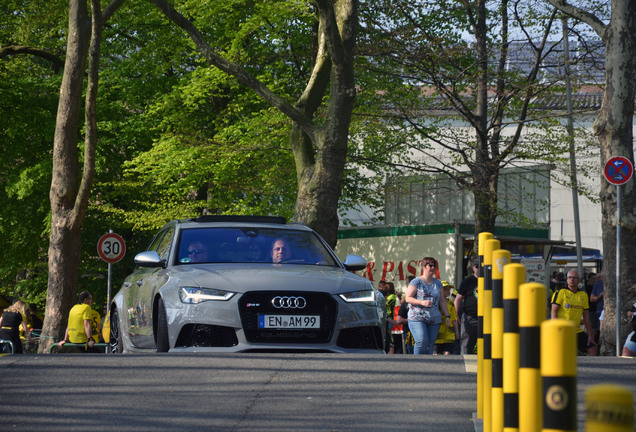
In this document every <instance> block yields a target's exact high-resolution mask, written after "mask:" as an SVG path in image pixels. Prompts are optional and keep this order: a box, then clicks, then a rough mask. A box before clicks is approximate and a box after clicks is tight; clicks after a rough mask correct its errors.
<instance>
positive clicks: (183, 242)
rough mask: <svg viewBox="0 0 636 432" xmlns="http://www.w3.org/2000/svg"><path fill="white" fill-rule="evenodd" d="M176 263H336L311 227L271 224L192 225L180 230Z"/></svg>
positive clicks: (327, 264)
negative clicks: (262, 226)
mask: <svg viewBox="0 0 636 432" xmlns="http://www.w3.org/2000/svg"><path fill="white" fill-rule="evenodd" d="M178 251H179V255H178V257H177V262H178V263H179V264H192V263H269V264H272V263H275V264H310V265H326V266H337V265H338V264H337V263H336V261H335V260H334V258H333V256H332V254H331V253H330V252H329V251H328V250H327V248H326V247H325V246H324V245H323V243H322V242H321V241H320V239H319V238H318V237H317V236H316V235H315V234H314V233H313V232H310V231H295V230H280V229H274V228H192V229H184V230H182V231H181V237H180V239H179V248H178Z"/></svg>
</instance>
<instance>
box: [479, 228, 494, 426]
mask: <svg viewBox="0 0 636 432" xmlns="http://www.w3.org/2000/svg"><path fill="white" fill-rule="evenodd" d="M492 237H493V236H492V234H491V233H487V232H483V233H479V246H478V248H479V252H478V253H479V278H477V418H480V419H483V418H484V302H483V301H482V298H483V294H484V266H483V263H484V250H485V249H486V241H487V240H490V239H492Z"/></svg>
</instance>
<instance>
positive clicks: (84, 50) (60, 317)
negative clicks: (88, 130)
mask: <svg viewBox="0 0 636 432" xmlns="http://www.w3.org/2000/svg"><path fill="white" fill-rule="evenodd" d="M86 6H87V5H86V2H85V1H83V0H70V1H69V26H68V41H67V49H66V61H65V64H64V76H63V78H62V86H61V88H60V101H59V103H58V109H57V119H56V124H55V137H54V142H53V178H52V180H51V191H50V194H49V199H50V201H51V236H50V243H49V278H48V291H47V295H46V311H45V318H44V324H43V326H44V328H43V329H42V335H43V341H42V343H40V347H39V352H41V353H43V352H44V353H46V352H48V350H49V348H50V346H51V345H52V344H53V343H54V342H55V339H59V338H61V337H63V335H64V329H65V327H66V318H67V314H68V311H69V310H70V308H71V306H72V305H73V303H75V301H74V299H75V295H76V289H77V281H78V268H79V264H80V257H81V237H80V228H81V224H77V223H76V222H77V217H76V209H75V199H76V197H77V192H78V190H79V163H78V156H77V132H78V125H79V115H80V109H81V101H82V89H83V83H84V72H85V70H86V60H87V58H88V49H89V42H90V36H91V20H90V17H89V16H88V10H87V7H86Z"/></svg>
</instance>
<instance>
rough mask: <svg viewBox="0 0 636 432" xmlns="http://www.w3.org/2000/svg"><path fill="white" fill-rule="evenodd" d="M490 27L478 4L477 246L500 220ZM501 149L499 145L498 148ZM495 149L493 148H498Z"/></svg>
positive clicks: (483, 5) (483, 8)
mask: <svg viewBox="0 0 636 432" xmlns="http://www.w3.org/2000/svg"><path fill="white" fill-rule="evenodd" d="M487 33H488V26H487V22H486V2H485V1H484V0H480V1H479V2H478V4H477V20H476V25H475V39H476V47H477V53H478V54H477V55H478V62H479V63H478V66H477V70H478V72H477V79H476V84H477V88H476V96H475V97H476V102H477V104H476V109H475V118H474V120H473V127H474V128H475V134H476V136H475V142H476V145H475V161H474V164H472V166H471V170H472V173H473V187H472V191H473V196H474V197H475V246H476V247H477V239H478V238H479V233H481V232H490V233H493V232H494V229H495V220H496V219H497V179H498V176H497V175H496V173H495V172H494V170H493V165H494V164H493V156H496V155H491V154H490V149H491V146H490V145H489V144H490V143H489V142H488V86H489V83H490V80H489V76H488V55H489V53H488V36H487ZM497 145H498V144H497ZM495 147H496V145H494V146H492V148H495ZM475 250H476V249H475Z"/></svg>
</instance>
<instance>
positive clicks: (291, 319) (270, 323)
mask: <svg viewBox="0 0 636 432" xmlns="http://www.w3.org/2000/svg"><path fill="white" fill-rule="evenodd" d="M258 327H259V328H277V329H319V328H320V315H259V316H258Z"/></svg>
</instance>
